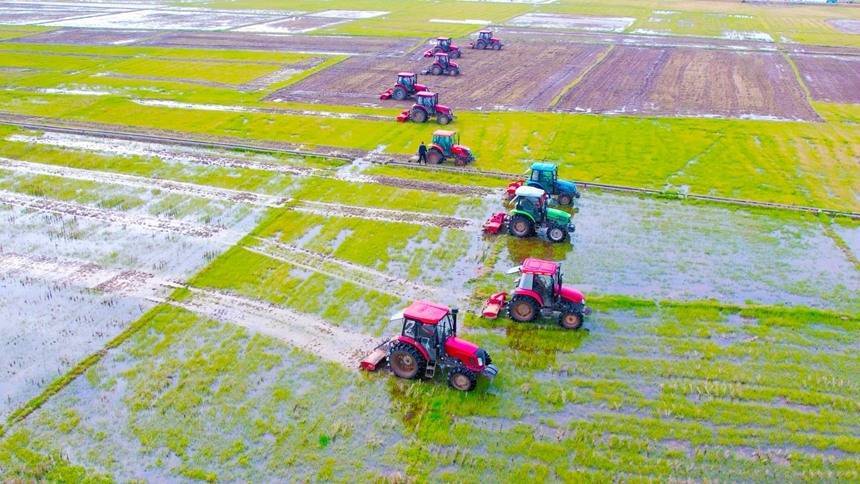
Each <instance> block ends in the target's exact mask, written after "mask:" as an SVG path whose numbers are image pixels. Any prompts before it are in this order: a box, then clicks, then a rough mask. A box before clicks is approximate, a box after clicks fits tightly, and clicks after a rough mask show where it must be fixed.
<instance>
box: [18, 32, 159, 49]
mask: <svg viewBox="0 0 860 484" xmlns="http://www.w3.org/2000/svg"><path fill="white" fill-rule="evenodd" d="M154 35H157V34H156V33H154V32H152V31H148V30H104V29H99V30H93V29H74V28H67V29H58V30H52V31H50V32H43V33H41V34H36V35H28V36H27V37H22V38H18V39H15V41H16V42H31V43H34V44H77V45H130V44H134V43H135V42H140V41H141V40H143V39H145V38H148V37H152V36H154Z"/></svg>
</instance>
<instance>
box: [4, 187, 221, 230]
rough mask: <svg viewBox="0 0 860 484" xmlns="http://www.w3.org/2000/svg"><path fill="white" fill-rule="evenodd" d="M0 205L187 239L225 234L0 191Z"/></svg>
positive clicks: (190, 225)
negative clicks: (185, 237)
mask: <svg viewBox="0 0 860 484" xmlns="http://www.w3.org/2000/svg"><path fill="white" fill-rule="evenodd" d="M0 204H5V205H12V206H16V207H22V208H26V209H30V210H38V211H41V212H48V213H55V214H58V215H68V216H71V217H82V218H88V219H93V220H99V221H102V222H107V223H111V224H120V225H123V226H131V227H137V228H140V229H143V230H146V231H158V232H169V233H174V234H179V235H186V236H189V237H200V238H210V237H215V236H216V235H220V234H222V233H223V232H226V228H225V227H223V226H215V225H200V224H194V223H189V222H184V221H181V220H170V219H165V218H160V217H151V216H148V215H140V214H131V213H124V212H118V211H115V210H106V209H103V208H96V207H89V206H86V205H81V204H78V203H73V202H62V201H59V200H50V199H47V198H40V197H33V196H30V195H23V194H20V193H13V192H8V191H4V190H0Z"/></svg>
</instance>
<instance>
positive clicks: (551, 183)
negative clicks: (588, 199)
mask: <svg viewBox="0 0 860 484" xmlns="http://www.w3.org/2000/svg"><path fill="white" fill-rule="evenodd" d="M523 185H526V186H530V187H536V188H540V189H542V190H543V191H545V192H547V193H548V194H549V195H550V196H552V197H555V199H556V200H558V203H559V204H560V205H571V204H572V203H573V201H574V200H575V199H577V198H579V191H578V190H577V189H576V183H574V182H572V181H567V180H560V179H559V178H558V166H557V165H556V164H555V163H533V164H532V167H531V169H530V170H529V174H528V178H527V179H525V180H523V179H520V180H517V181H514V182H511V183H510V184H508V188H507V196H508V200H511V199H513V198H514V196H515V194H516V191H517V189H518V188H519V187H521V186H523Z"/></svg>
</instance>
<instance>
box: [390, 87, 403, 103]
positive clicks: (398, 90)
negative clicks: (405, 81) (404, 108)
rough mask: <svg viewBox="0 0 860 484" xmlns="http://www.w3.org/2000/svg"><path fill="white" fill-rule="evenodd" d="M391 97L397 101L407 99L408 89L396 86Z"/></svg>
mask: <svg viewBox="0 0 860 484" xmlns="http://www.w3.org/2000/svg"><path fill="white" fill-rule="evenodd" d="M391 97H392V98H394V99H395V100H397V101H402V100H404V99H406V90H405V89H403V88H402V87H395V88H394V92H392V93H391Z"/></svg>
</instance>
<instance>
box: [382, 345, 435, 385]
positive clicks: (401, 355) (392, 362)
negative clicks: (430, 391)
mask: <svg viewBox="0 0 860 484" xmlns="http://www.w3.org/2000/svg"><path fill="white" fill-rule="evenodd" d="M388 364H389V366H391V371H392V372H393V373H394V374H395V375H397V376H398V377H400V378H405V379H407V380H414V379H415V378H418V376H419V375H423V374H424V369H425V368H427V360H425V359H424V356H422V355H421V352H420V351H418V350H417V349H416V348H415V347H414V346H412V345H408V344H406V343H397V344H396V345H395V346H394V348H392V349H391V352H390V353H389V356H388Z"/></svg>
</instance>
